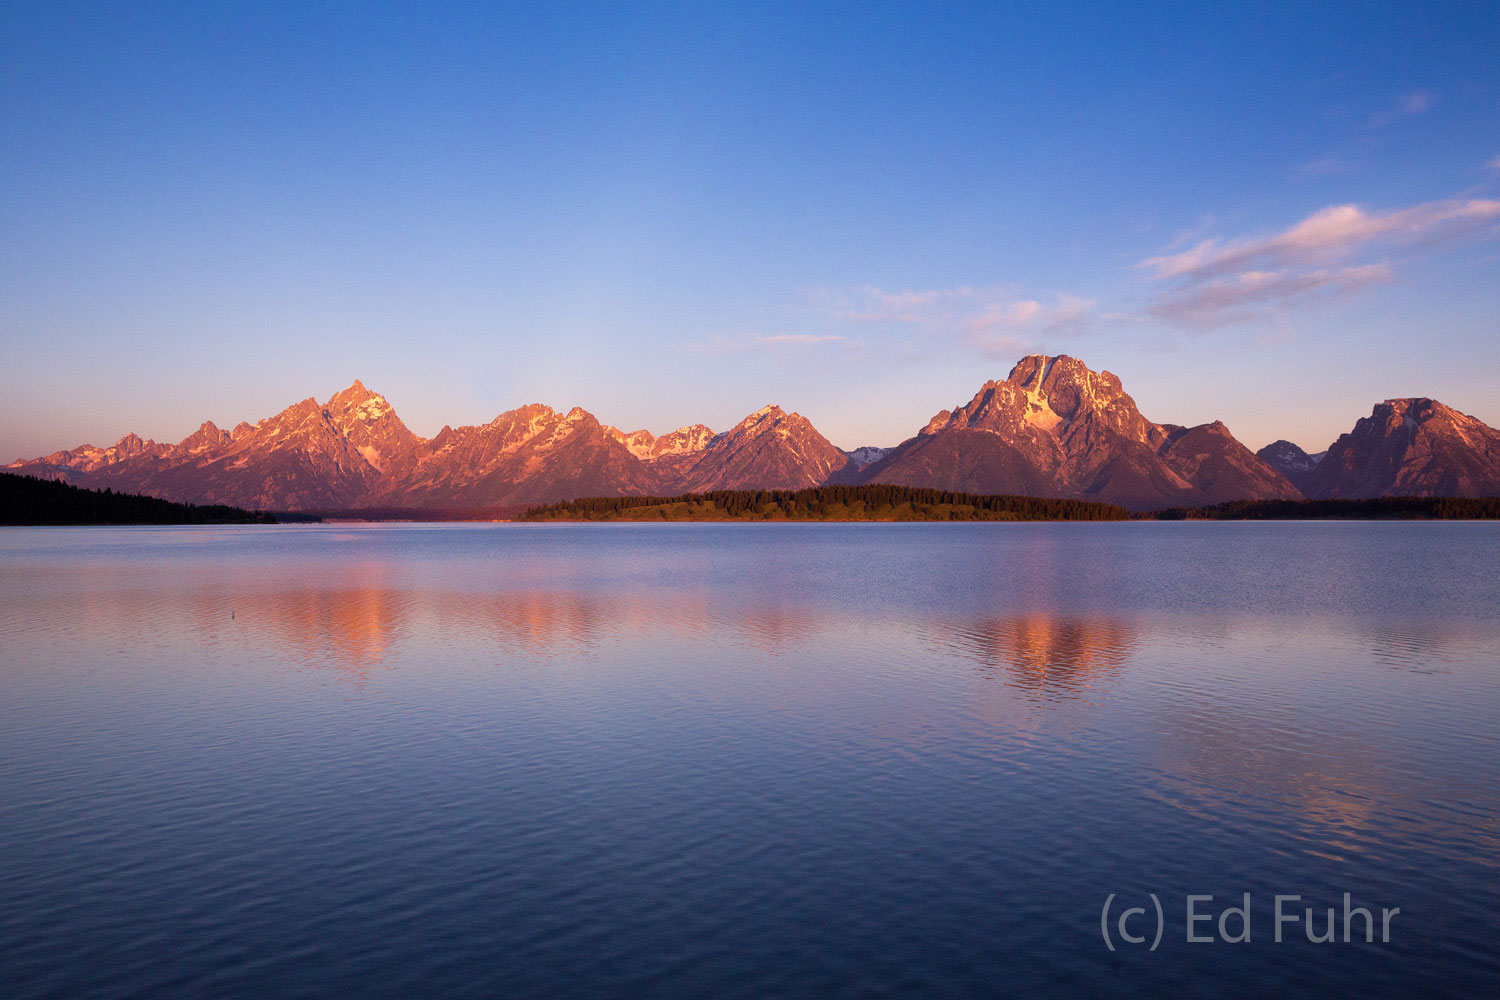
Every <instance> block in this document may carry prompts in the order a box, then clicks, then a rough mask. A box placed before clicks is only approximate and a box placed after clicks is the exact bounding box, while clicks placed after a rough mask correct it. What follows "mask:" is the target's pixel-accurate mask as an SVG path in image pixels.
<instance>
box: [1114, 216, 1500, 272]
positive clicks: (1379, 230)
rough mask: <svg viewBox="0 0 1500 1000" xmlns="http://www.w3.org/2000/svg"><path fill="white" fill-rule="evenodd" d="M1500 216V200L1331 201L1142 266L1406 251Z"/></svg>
mask: <svg viewBox="0 0 1500 1000" xmlns="http://www.w3.org/2000/svg"><path fill="white" fill-rule="evenodd" d="M1497 221H1500V201H1497V200H1494V199H1484V198H1470V199H1460V198H1452V199H1447V200H1444V201H1429V202H1425V203H1423V204H1420V205H1414V206H1413V207H1411V208H1403V209H1397V210H1395V211H1391V212H1366V211H1365V210H1364V209H1362V208H1360V207H1359V206H1358V205H1331V206H1329V207H1328V208H1325V209H1321V210H1320V211H1317V212H1314V213H1313V214H1312V215H1309V216H1308V217H1307V218H1305V219H1303V220H1302V221H1301V222H1299V223H1297V224H1296V225H1294V226H1292V227H1291V228H1290V229H1287V230H1285V231H1283V232H1280V233H1277V234H1275V235H1273V236H1267V237H1262V238H1259V239H1248V240H1234V241H1229V242H1224V241H1221V240H1219V239H1207V240H1203V241H1202V242H1200V243H1198V244H1197V245H1196V246H1194V247H1192V248H1191V249H1188V250H1185V251H1183V252H1181V253H1175V254H1169V255H1166V256H1162V257H1148V258H1147V259H1146V260H1143V261H1141V263H1140V264H1139V265H1137V266H1139V267H1141V268H1145V269H1147V270H1150V271H1153V272H1154V275H1153V276H1154V277H1156V278H1177V277H1187V278H1197V279H1201V278H1208V277H1214V276H1216V275H1220V274H1226V273H1229V272H1232V271H1235V270H1237V269H1239V268H1243V267H1252V266H1261V267H1264V266H1271V267H1280V266H1287V265H1292V264H1303V263H1307V262H1310V261H1327V260H1337V259H1341V258H1347V257H1348V256H1350V255H1351V254H1353V253H1355V252H1357V251H1360V250H1365V249H1371V248H1374V249H1384V250H1388V251H1389V250H1401V249H1410V248H1413V247H1419V246H1424V245H1428V244H1432V243H1436V242H1441V241H1443V240H1448V239H1454V238H1457V237H1459V236H1464V235H1467V234H1470V233H1473V232H1475V231H1479V230H1483V229H1485V228H1492V227H1493V226H1494V224H1495V223H1496V222H1497Z"/></svg>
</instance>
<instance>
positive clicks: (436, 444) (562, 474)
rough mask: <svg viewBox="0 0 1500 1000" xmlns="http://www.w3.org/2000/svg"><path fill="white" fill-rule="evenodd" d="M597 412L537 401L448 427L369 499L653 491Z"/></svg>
mask: <svg viewBox="0 0 1500 1000" xmlns="http://www.w3.org/2000/svg"><path fill="white" fill-rule="evenodd" d="M609 430H610V429H606V428H605V427H604V426H603V425H602V424H600V423H599V421H598V420H597V419H595V418H594V416H593V414H591V413H588V412H586V411H584V410H582V409H580V408H578V407H576V406H575V407H574V408H573V409H571V410H569V411H568V412H567V413H558V412H557V411H556V410H553V409H552V408H551V407H550V406H543V405H542V404H540V403H534V404H532V405H530V406H523V407H521V408H520V409H517V410H510V411H509V412H506V413H502V414H500V416H498V417H496V418H495V419H494V420H492V421H490V422H489V423H488V424H485V425H483V426H481V427H459V428H457V429H454V428H451V427H444V428H443V429H442V431H441V432H439V433H438V435H437V437H435V438H433V439H432V440H431V441H430V442H428V443H427V446H426V451H425V453H424V454H422V455H420V456H419V458H418V459H417V461H416V462H415V464H414V465H413V466H412V467H411V468H410V469H409V470H407V471H405V472H401V473H398V474H396V475H394V476H392V477H390V478H389V479H387V480H386V481H385V482H384V483H383V484H382V485H380V486H379V487H378V488H377V489H375V490H373V491H372V492H371V494H370V496H369V497H368V500H367V502H368V503H369V504H371V505H378V506H393V507H489V506H514V505H523V504H533V503H551V502H552V501H555V500H568V499H572V498H574V497H580V496H621V495H626V494H644V493H652V492H654V491H655V490H656V489H657V488H658V487H659V482H658V478H657V476H656V475H655V473H653V472H652V471H651V469H650V468H649V467H648V466H647V465H646V463H645V462H643V461H641V459H640V458H638V457H637V456H636V455H635V454H634V453H632V451H631V449H630V448H629V447H628V446H627V445H626V444H625V443H624V442H623V441H621V440H620V439H619V437H618V434H619V432H618V431H616V432H615V433H614V434H611V433H610V432H609Z"/></svg>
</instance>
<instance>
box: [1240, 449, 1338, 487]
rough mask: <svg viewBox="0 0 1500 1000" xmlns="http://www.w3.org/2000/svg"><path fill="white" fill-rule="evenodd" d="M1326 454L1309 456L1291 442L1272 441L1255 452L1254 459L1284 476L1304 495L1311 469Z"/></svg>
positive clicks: (1310, 477) (1315, 466)
mask: <svg viewBox="0 0 1500 1000" xmlns="http://www.w3.org/2000/svg"><path fill="white" fill-rule="evenodd" d="M1327 454H1328V453H1327V452H1326V451H1320V452H1318V453H1317V454H1316V455H1309V454H1308V453H1307V452H1305V451H1303V450H1302V449H1301V448H1299V447H1297V446H1296V445H1294V444H1292V442H1290V441H1286V440H1282V441H1272V442H1271V443H1270V444H1268V445H1266V446H1265V447H1264V448H1262V449H1261V450H1260V451H1257V452H1256V453H1255V457H1256V458H1258V459H1260V460H1261V461H1262V462H1265V463H1266V464H1267V465H1269V466H1270V467H1271V468H1273V469H1275V470H1276V471H1277V472H1279V473H1281V474H1282V475H1283V476H1286V477H1287V479H1289V480H1291V482H1292V485H1293V486H1295V487H1297V489H1299V490H1301V491H1302V492H1304V493H1306V492H1307V486H1308V482H1309V481H1310V480H1311V479H1312V471H1313V469H1315V468H1317V467H1318V463H1319V462H1321V461H1322V460H1323V456H1324V455H1327Z"/></svg>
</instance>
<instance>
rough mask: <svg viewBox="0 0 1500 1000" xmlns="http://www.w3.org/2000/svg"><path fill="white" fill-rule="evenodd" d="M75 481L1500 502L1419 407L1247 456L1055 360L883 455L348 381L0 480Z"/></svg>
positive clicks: (1024, 365) (299, 505) (1499, 447)
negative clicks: (405, 407)
mask: <svg viewBox="0 0 1500 1000" xmlns="http://www.w3.org/2000/svg"><path fill="white" fill-rule="evenodd" d="M6 468H7V469H8V470H10V471H13V472H20V473H24V474H28V475H33V476H40V477H43V478H49V479H59V480H63V481H66V482H69V483H73V484H75V485H79V486H88V487H92V488H106V487H108V488H113V489H115V490H118V491H125V492H131V493H143V494H146V495H149V496H156V497H161V498H163V499H168V500H175V501H181V502H188V503H224V504H233V505H235V506H240V507H247V508H252V509H275V510H308V509H352V508H361V507H409V508H430V509H442V508H476V507H517V506H522V505H527V504H537V503H548V502H553V501H557V500H568V499H573V498H576V497H581V496H628V495H672V494H679V493H686V492H703V491H707V490H716V489H735V490H743V489H800V488H803V487H808V486H819V485H823V484H830V483H850V484H859V483H891V484H897V485H905V486H926V487H933V488H936V489H948V490H959V491H963V492H968V493H1009V494H1020V495H1026V496H1037V497H1067V498H1075V499H1086V500H1099V501H1105V502H1109V503H1116V504H1120V505H1122V506H1125V507H1129V508H1132V509H1135V510H1149V509H1154V508H1160V507H1172V506H1204V505H1208V504H1214V503H1222V502H1226V501H1230V500H1275V499H1296V498H1301V497H1310V498H1315V499H1322V498H1365V497H1375V496H1393V495H1412V496H1463V497H1474V496H1495V495H1500V431H1496V430H1495V429H1494V428H1492V427H1489V426H1487V425H1485V424H1484V423H1482V422H1480V421H1479V420H1477V419H1475V418H1474V417H1470V416H1466V415H1464V414H1462V413H1459V412H1458V411H1456V410H1453V409H1451V408H1450V407H1447V406H1444V405H1443V404H1442V403H1439V402H1437V401H1436V400H1431V399H1390V400H1386V401H1385V402H1382V403H1379V404H1377V405H1376V406H1375V408H1374V410H1373V412H1372V413H1371V415H1370V416H1369V417H1365V418H1362V419H1360V420H1359V421H1358V422H1357V423H1356V424H1355V425H1354V428H1353V430H1351V431H1350V432H1349V433H1348V434H1344V435H1342V436H1340V437H1339V439H1338V440H1337V441H1335V442H1333V444H1331V445H1330V446H1329V448H1328V449H1327V450H1326V451H1324V452H1320V453H1318V454H1313V455H1309V454H1308V453H1307V452H1305V451H1303V450H1302V449H1301V448H1299V447H1298V446H1297V445H1295V444H1292V443H1291V442H1288V441H1277V442H1275V443H1274V444H1270V445H1267V446H1266V447H1265V448H1262V449H1261V450H1260V451H1259V452H1251V451H1250V450H1249V449H1248V448H1246V447H1245V446H1244V445H1242V444H1241V443H1240V442H1239V441H1237V440H1236V439H1235V438H1234V436H1233V435H1232V434H1231V433H1230V432H1229V429H1228V428H1227V427H1225V426H1224V425H1223V424H1222V423H1220V422H1218V421H1214V422H1213V423H1207V424H1199V425H1197V426H1194V427H1185V426H1182V425H1178V424H1168V423H1155V422H1153V421H1151V420H1148V419H1147V418H1146V417H1144V416H1143V415H1142V414H1141V412H1140V410H1139V409H1138V408H1137V407H1136V404H1135V401H1134V400H1133V399H1131V398H1130V396H1129V395H1128V394H1126V392H1125V390H1124V387H1123V386H1122V385H1121V383H1120V380H1119V378H1118V377H1116V376H1115V375H1113V374H1111V373H1109V372H1095V371H1093V370H1091V369H1090V368H1088V367H1087V366H1086V365H1084V364H1083V362H1081V361H1079V360H1078V359H1076V358H1071V357H1068V356H1066V355H1059V356H1056V357H1048V356H1044V355H1031V356H1028V357H1025V358H1022V359H1021V361H1020V362H1018V363H1017V364H1016V366H1015V367H1014V368H1013V369H1012V370H1011V372H1010V375H1009V376H1007V377H1006V378H1005V379H1004V380H994V381H989V382H986V383H985V384H984V385H983V386H981V387H980V389H979V392H978V393H977V394H976V395H975V396H974V397H973V398H972V399H971V400H969V401H968V402H967V403H965V404H963V405H961V406H958V407H955V408H954V409H952V410H942V411H940V412H939V413H938V414H936V415H935V416H934V417H933V418H932V419H931V420H930V421H928V423H927V424H926V426H924V427H923V428H922V429H921V430H919V431H918V432H917V433H916V434H915V435H913V436H912V437H910V438H908V439H907V440H905V441H903V442H901V443H900V444H899V445H897V446H895V447H893V448H880V447H863V448H857V449H855V450H853V451H847V452H846V451H842V450H840V449H839V448H836V447H835V446H834V445H833V444H832V443H830V442H829V441H828V439H827V438H825V437H824V436H823V435H822V434H820V433H819V432H818V431H817V429H816V428H815V427H813V425H812V423H811V422H810V421H809V420H808V419H807V418H806V417H803V416H802V415H801V414H798V413H788V412H786V411H785V410H783V409H781V408H780V407H779V406H766V407H763V408H762V409H760V410H757V411H756V412H754V413H752V414H750V415H749V416H747V417H745V419H744V420H741V421H740V422H739V423H738V424H736V425H735V426H734V427H731V428H729V429H728V430H726V431H722V432H719V433H715V432H714V431H713V430H712V429H710V428H709V427H706V426H704V425H703V424H691V425H688V426H686V427H681V428H679V429H677V430H675V431H672V432H671V433H668V434H663V435H661V436H660V437H657V436H655V435H652V434H651V433H650V432H649V431H645V430H636V431H630V432H624V431H621V430H619V429H618V428H615V427H612V426H610V425H608V424H603V423H601V422H600V421H599V420H598V419H597V418H596V417H595V416H594V415H593V414H591V413H589V412H587V411H585V410H583V409H581V408H578V407H574V408H573V409H571V410H569V411H567V412H566V413H560V412H558V411H556V410H553V409H552V408H551V407H548V406H544V405H541V404H539V403H535V404H531V405H528V406H523V407H520V408H519V409H515V410H510V411H508V412H505V413H502V414H500V415H499V416H498V417H496V418H495V419H494V420H492V421H490V422H489V423H487V424H484V425H481V426H466V427H457V428H454V427H444V428H443V429H442V430H441V431H439V432H438V433H437V435H435V436H434V437H432V438H423V437H420V436H419V435H417V434H415V433H413V432H412V431H411V430H410V429H409V428H408V427H407V426H406V425H405V424H404V423H403V422H402V421H401V418H400V417H399V416H397V415H396V411H395V409H394V408H393V407H392V406H391V404H390V403H389V401H387V400H386V398H385V397H384V396H382V395H380V394H379V393H376V392H373V391H371V390H369V389H367V388H366V387H365V386H364V384H363V383H361V382H359V381H357V380H356V381H355V382H354V383H353V384H352V385H350V386H349V387H348V388H347V389H344V390H343V391H341V392H339V393H336V394H335V395H334V396H332V397H331V398H330V399H329V400H328V401H327V402H326V403H322V404H319V403H318V402H317V401H316V400H315V399H312V398H308V399H304V400H303V401H302V402H300V403H296V404H294V405H292V406H289V407H287V408H286V409H285V410H282V411H281V412H280V413H278V414H276V415H275V416H272V417H267V418H266V419H264V420H261V421H259V422H258V423H255V424H250V423H241V424H239V425H237V426H236V427H235V428H234V429H233V430H229V431H225V430H223V429H221V428H219V427H217V426H215V425H214V424H213V423H211V422H205V423H204V424H203V425H202V426H201V427H199V428H198V430H197V431H195V432H193V433H192V434H191V435H189V436H188V437H187V438H185V439H184V440H182V441H180V442H178V443H177V444H162V443H158V442H156V441H151V440H143V439H142V438H140V437H138V436H137V435H135V434H127V435H125V436H124V437H123V438H121V439H120V440H118V441H116V442H115V443H114V444H113V445H110V446H109V447H107V448H99V447H95V446H93V445H82V446H80V447H77V448H73V449H71V450H68V451H59V452H54V453H52V454H50V455H45V456H42V457H40V458H36V459H29V460H19V461H16V462H12V463H11V464H10V465H9V466H7V467H6Z"/></svg>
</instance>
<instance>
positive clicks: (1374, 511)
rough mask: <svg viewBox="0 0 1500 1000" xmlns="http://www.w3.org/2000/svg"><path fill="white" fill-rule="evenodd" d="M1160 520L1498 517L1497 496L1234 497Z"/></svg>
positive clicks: (1160, 515) (1165, 513)
mask: <svg viewBox="0 0 1500 1000" xmlns="http://www.w3.org/2000/svg"><path fill="white" fill-rule="evenodd" d="M1149 516H1151V517H1155V518H1157V519H1158V520H1162V521H1182V520H1203V521H1289V520H1304V519H1311V520H1316V519H1319V518H1351V519H1359V520H1379V519H1383V518H1388V519H1398V518H1408V519H1410V518H1427V519H1433V520H1443V521H1458V520H1493V519H1495V518H1500V497H1482V498H1478V499H1468V498H1465V497H1377V498H1375V499H1373V500H1236V501H1234V502H1233V503H1221V504H1215V505H1214V506H1212V507H1172V508H1169V509H1167V510H1159V511H1157V512H1155V513H1154V514H1152V515H1149Z"/></svg>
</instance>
